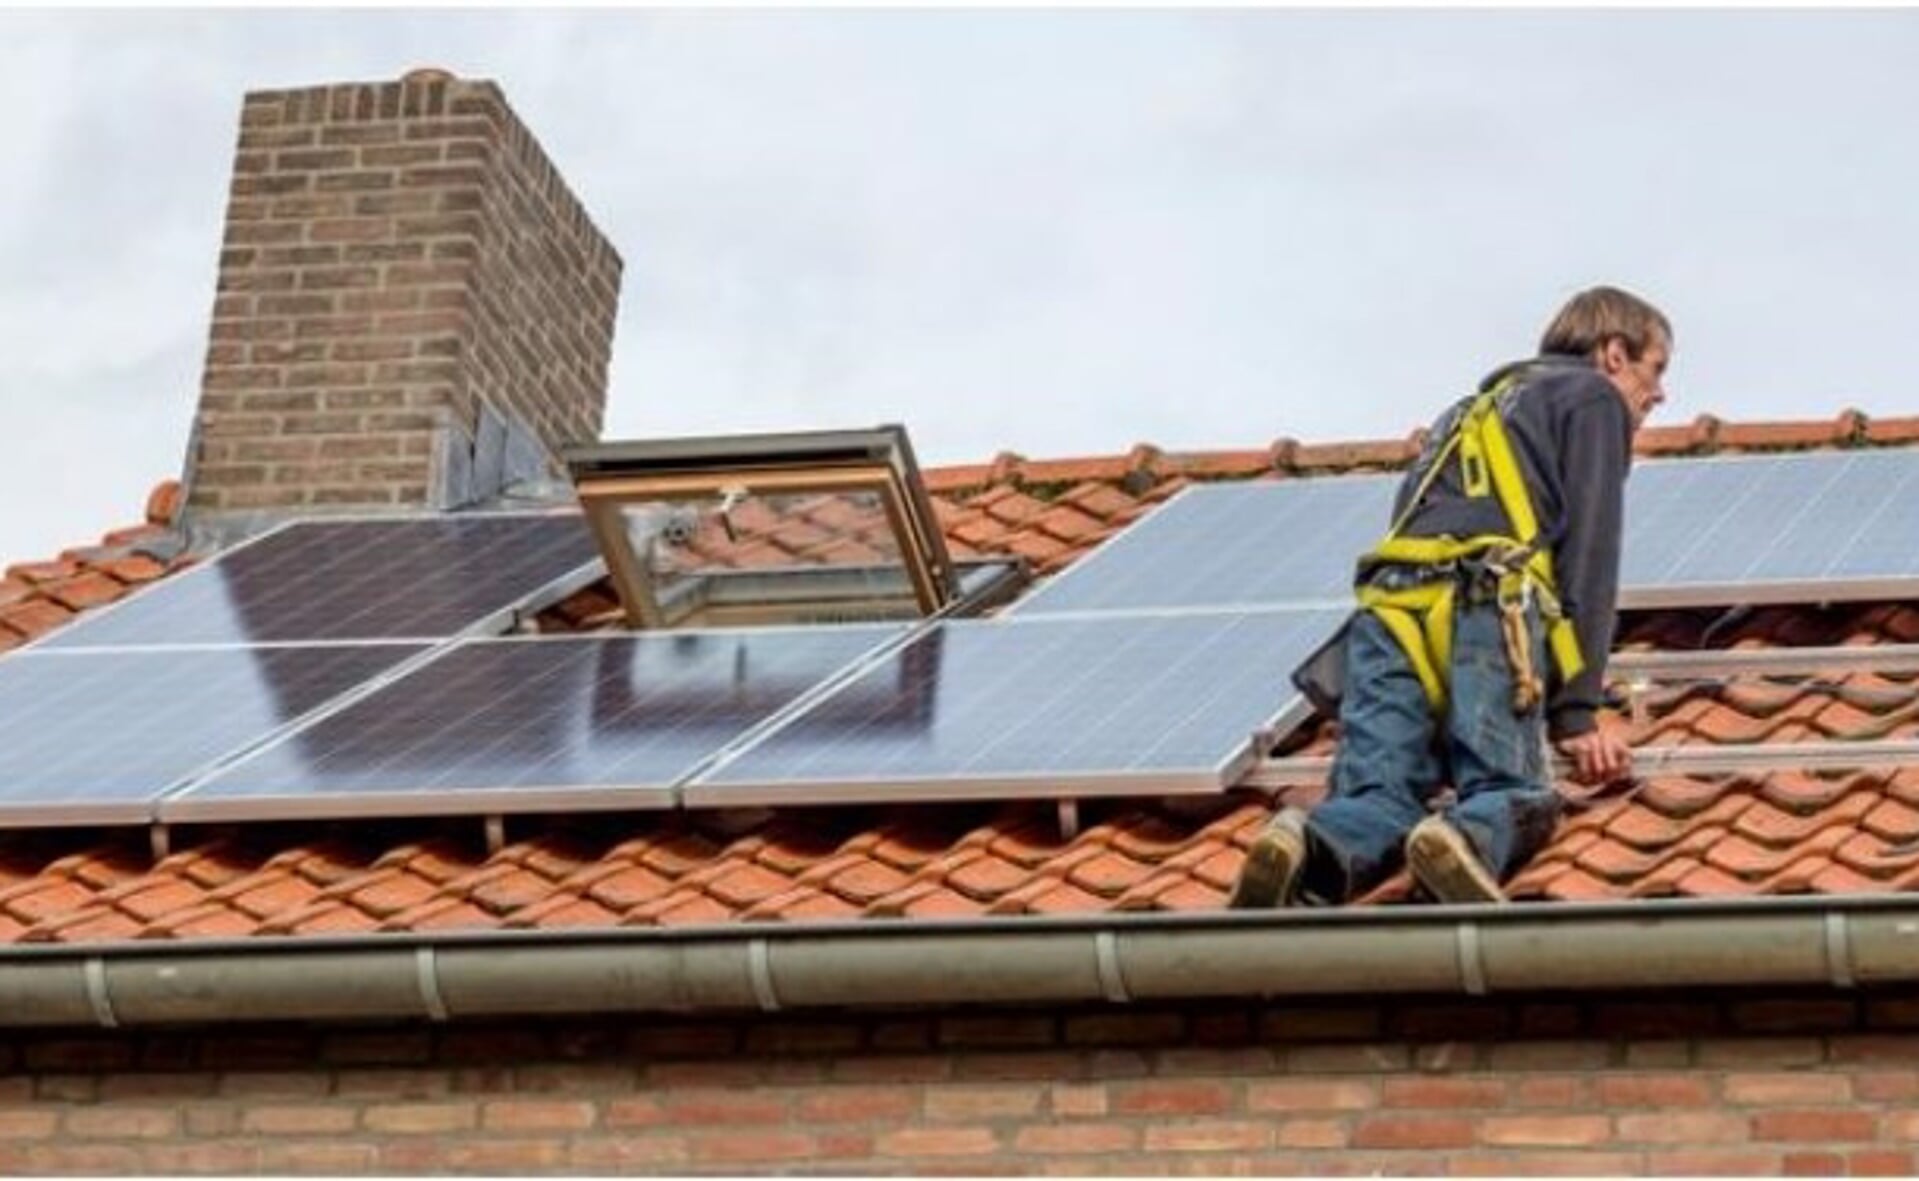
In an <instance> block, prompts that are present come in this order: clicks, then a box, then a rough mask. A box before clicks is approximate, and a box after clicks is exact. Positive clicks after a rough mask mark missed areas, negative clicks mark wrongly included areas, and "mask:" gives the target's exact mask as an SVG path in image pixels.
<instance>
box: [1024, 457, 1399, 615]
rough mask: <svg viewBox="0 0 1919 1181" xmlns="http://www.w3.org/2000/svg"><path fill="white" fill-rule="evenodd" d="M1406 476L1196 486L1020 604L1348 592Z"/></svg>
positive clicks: (1039, 607)
mask: <svg viewBox="0 0 1919 1181" xmlns="http://www.w3.org/2000/svg"><path fill="white" fill-rule="evenodd" d="M1398 486H1399V477H1398V476H1396V475H1395V476H1337V477H1329V478H1325V479H1311V480H1279V481H1266V482H1260V483H1244V484H1218V485H1209V486H1206V487H1199V488H1189V489H1187V490H1186V491H1184V492H1182V493H1180V494H1179V495H1178V496H1176V497H1174V498H1173V499H1172V500H1170V501H1168V502H1167V503H1166V504H1164V505H1162V506H1161V507H1159V508H1158V509H1156V510H1154V511H1153V512H1152V513H1151V514H1149V515H1148V516H1146V517H1145V518H1143V519H1142V520H1140V521H1139V522H1138V523H1137V524H1135V525H1132V526H1131V527H1129V528H1128V529H1126V530H1125V532H1123V533H1121V534H1120V535H1119V536H1117V537H1115V538H1113V539H1112V540H1111V541H1109V542H1106V543H1105V544H1104V545H1102V546H1100V548H1099V549H1098V551H1096V552H1095V553H1094V554H1093V555H1092V556H1090V557H1089V558H1087V559H1086V560H1085V561H1084V562H1081V563H1079V564H1077V565H1075V566H1074V567H1073V568H1071V569H1069V570H1067V571H1065V572H1064V573H1062V574H1060V575H1059V576H1058V577H1057V578H1055V579H1054V580H1053V581H1052V582H1050V583H1048V584H1046V585H1045V586H1042V587H1041V588H1040V589H1039V590H1037V591H1035V592H1034V593H1033V594H1032V595H1031V596H1030V597H1029V598H1028V599H1027V600H1026V601H1025V602H1023V603H1021V604H1019V606H1018V607H1016V608H1015V609H1014V610H1013V612H1011V613H1012V614H1015V615H1019V616H1036V615H1056V614H1063V613H1073V612H1081V611H1139V610H1155V609H1163V608H1178V607H1208V608H1212V607H1253V606H1260V605H1266V604H1294V605H1307V604H1322V605H1323V604H1330V603H1336V602H1342V601H1345V600H1347V599H1350V598H1351V596H1352V582H1353V560H1354V559H1355V558H1356V557H1358V556H1359V554H1360V552H1361V551H1363V550H1364V549H1366V548H1367V547H1368V546H1370V545H1372V544H1373V543H1374V542H1376V541H1378V540H1379V537H1380V534H1382V533H1384V532H1385V529H1386V522H1387V519H1388V516H1389V514H1390V512H1391V510H1392V502H1393V491H1394V489H1396V488H1397V487H1398Z"/></svg>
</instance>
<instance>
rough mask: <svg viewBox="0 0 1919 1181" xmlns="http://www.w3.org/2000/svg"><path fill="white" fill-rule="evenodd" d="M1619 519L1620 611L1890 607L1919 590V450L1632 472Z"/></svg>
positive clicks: (1649, 466) (1667, 465) (1671, 463)
mask: <svg viewBox="0 0 1919 1181" xmlns="http://www.w3.org/2000/svg"><path fill="white" fill-rule="evenodd" d="M1626 517H1627V543H1626V547H1625V553H1624V555H1623V557H1622V562H1621V565H1622V569H1621V572H1620V578H1621V582H1622V583H1623V584H1624V586H1625V587H1626V592H1625V593H1624V594H1622V595H1621V601H1622V602H1623V603H1624V604H1626V605H1628V606H1637V607H1673V606H1693V605H1712V604H1718V603H1755V604H1756V603H1779V602H1795V601H1799V602H1803V601H1806V600H1808V599H1819V600H1840V599H1873V598H1896V597H1900V596H1903V595H1909V594H1911V593H1912V590H1913V588H1914V585H1915V583H1919V451H1912V450H1900V451H1832V452H1812V453H1807V454H1799V455H1771V456H1751V457H1737V458H1725V459H1707V460H1691V461H1687V460H1668V461H1663V462H1657V463H1645V464H1640V465H1638V466H1637V467H1636V468H1635V470H1634V473H1633V477H1632V480H1631V481H1630V482H1629V483H1628V485H1627V501H1626Z"/></svg>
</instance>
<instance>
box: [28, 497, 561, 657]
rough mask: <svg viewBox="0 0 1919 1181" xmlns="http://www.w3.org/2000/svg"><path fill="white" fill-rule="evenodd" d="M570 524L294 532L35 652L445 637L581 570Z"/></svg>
mask: <svg viewBox="0 0 1919 1181" xmlns="http://www.w3.org/2000/svg"><path fill="white" fill-rule="evenodd" d="M597 555H598V551H597V550H596V549H595V548H594V545H593V539H592V536H591V534H589V533H588V531H587V529H586V526H585V524H584V523H583V522H582V520H581V518H580V517H579V516H578V514H574V513H545V514H485V515H474V516H459V515H448V516H441V517H433V518H404V519H394V520H316V521H300V522H297V523H295V524H292V525H289V526H287V527H285V528H282V529H279V530H277V531H275V532H273V533H271V534H268V535H266V536H263V537H261V538H259V539H258V540H256V541H253V542H251V543H249V544H245V545H242V546H238V547H236V548H234V549H233V550H231V551H229V552H227V553H224V554H221V555H220V556H218V557H216V558H214V559H212V560H210V561H208V562H207V563H206V564H205V565H203V566H200V567H198V568H195V569H192V570H188V571H185V572H183V573H180V574H177V575H174V576H173V577H171V578H168V579H165V580H164V581H161V582H159V583H157V584H155V585H153V586H151V587H149V588H147V589H145V590H142V591H140V592H138V593H137V594H135V595H134V596H133V597H131V598H130V599H128V600H127V601H126V602H124V603H121V604H118V605H115V606H112V607H108V608H105V609H104V610H102V611H100V612H98V613H97V614H90V615H88V616H86V617H84V618H82V619H80V620H79V621H78V622H76V623H75V624H74V625H73V626H71V627H68V628H64V629H62V630H61V631H60V632H57V633H55V634H54V635H53V636H52V637H50V638H49V639H48V640H47V641H46V642H45V643H44V644H43V645H41V646H42V647H47V648H61V649H78V648H107V647H132V646H143V645H159V644H270V643H297V642H311V641H369V640H395V639H428V638H445V637H450V636H455V635H459V634H460V633H461V632H462V631H464V630H465V629H467V628H470V627H472V626H474V625H475V624H477V623H479V622H481V621H483V620H485V619H487V618H488V617H489V616H491V615H494V614H496V613H498V612H500V611H503V610H506V609H508V608H510V607H513V606H515V605H516V604H517V603H519V602H520V601H521V600H522V599H524V598H525V597H527V596H529V595H532V594H534V593H535V592H537V591H539V590H541V589H542V588H544V587H546V586H548V585H550V584H553V583H554V582H555V581H556V580H560V579H562V578H564V577H565V576H567V575H569V574H572V573H574V572H576V571H579V570H581V569H582V568H584V567H586V566H588V565H589V564H590V563H592V562H594V561H595V560H596V558H597Z"/></svg>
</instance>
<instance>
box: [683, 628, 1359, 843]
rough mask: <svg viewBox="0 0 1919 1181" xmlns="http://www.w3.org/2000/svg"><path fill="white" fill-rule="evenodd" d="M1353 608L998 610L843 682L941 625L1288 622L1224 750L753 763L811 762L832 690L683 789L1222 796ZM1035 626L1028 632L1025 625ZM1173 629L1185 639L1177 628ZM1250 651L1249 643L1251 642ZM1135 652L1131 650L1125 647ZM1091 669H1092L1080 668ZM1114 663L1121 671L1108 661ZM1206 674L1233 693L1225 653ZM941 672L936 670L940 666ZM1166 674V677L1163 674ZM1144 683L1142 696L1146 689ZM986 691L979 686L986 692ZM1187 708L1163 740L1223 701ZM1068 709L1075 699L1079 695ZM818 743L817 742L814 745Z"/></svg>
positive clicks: (1273, 729)
mask: <svg viewBox="0 0 1919 1181" xmlns="http://www.w3.org/2000/svg"><path fill="white" fill-rule="evenodd" d="M1346 614H1347V611H1346V609H1344V608H1339V609H1332V610H1328V609H1319V608H1313V609H1306V610H1297V609H1291V608H1271V607H1268V608H1264V609H1259V610H1252V611H1207V612H1199V611H1174V612H1142V613H1130V614H1117V613H1115V614H1107V615H1103V616H1099V617H1091V616H1089V617H1044V618H1040V617H1035V618H1030V619H1016V618H1009V617H1005V616H1002V617H999V618H997V619H993V620H946V621H941V622H938V623H935V624H933V625H932V626H931V627H929V628H927V629H924V630H922V631H920V632H918V633H916V634H915V635H914V636H913V637H912V638H911V639H909V640H908V641H907V642H905V643H903V644H901V645H899V646H898V647H897V648H896V649H895V650H894V652H893V653H891V654H888V655H887V656H885V657H883V658H882V659H880V660H877V661H874V662H872V663H870V664H869V666H868V668H867V669H866V670H865V671H864V672H862V673H861V674H860V675H859V676H855V677H853V678H849V679H848V680H847V681H845V682H844V683H843V684H842V685H841V686H839V687H838V688H837V689H836V690H835V691H834V692H835V693H845V692H848V691H850V690H852V689H854V688H856V687H857V686H858V684H859V681H860V679H861V678H862V677H868V676H884V675H886V673H887V671H888V666H889V664H891V663H892V662H894V661H901V662H904V661H905V660H907V659H910V658H911V657H912V655H913V653H914V651H915V649H916V648H917V647H919V646H923V645H928V644H931V643H933V642H935V640H936V638H937V637H938V636H940V635H941V634H942V633H945V634H948V635H950V634H966V633H969V632H970V634H974V635H981V636H987V635H992V636H997V637H1001V638H1003V639H1005V640H1006V642H1007V643H1009V644H1018V643H1019V642H1021V641H1026V640H1031V639H1032V637H1033V636H1034V635H1037V634H1039V633H1041V632H1044V631H1047V630H1057V629H1060V628H1062V627H1064V628H1068V629H1073V628H1077V629H1079V630H1080V632H1081V635H1082V637H1084V636H1086V635H1087V634H1088V633H1090V632H1092V631H1095V630H1097V629H1108V630H1110V631H1111V632H1112V633H1114V634H1119V633H1122V632H1124V631H1126V630H1127V629H1134V630H1135V631H1136V630H1137V629H1138V628H1139V627H1140V626H1141V625H1142V624H1144V625H1146V626H1147V627H1148V628H1149V629H1150V628H1151V627H1152V626H1153V625H1171V626H1170V628H1163V629H1162V630H1164V631H1170V632H1172V633H1178V632H1179V631H1180V630H1181V629H1184V630H1185V631H1186V632H1188V633H1199V632H1201V631H1203V630H1204V629H1205V628H1206V627H1207V626H1209V625H1210V626H1213V627H1215V628H1223V629H1226V630H1223V631H1221V632H1220V634H1218V635H1216V636H1214V637H1213V638H1212V641H1211V642H1212V643H1214V644H1215V645H1218V644H1224V643H1225V642H1226V640H1227V638H1228V632H1229V631H1230V629H1231V628H1233V627H1235V626H1238V625H1240V624H1247V623H1249V622H1251V621H1262V622H1264V623H1267V624H1271V623H1274V622H1275V621H1283V624H1284V626H1285V627H1286V629H1287V631H1286V633H1285V641H1284V642H1282V643H1281V644H1277V645H1274V646H1275V647H1283V648H1284V649H1285V650H1284V651H1280V652H1274V651H1267V652H1265V653H1264V655H1265V656H1266V657H1268V658H1269V659H1268V662H1267V663H1265V664H1263V665H1261V666H1260V667H1259V668H1258V669H1256V670H1250V669H1249V670H1248V671H1247V672H1245V673H1244V674H1243V676H1242V679H1243V680H1249V681H1250V680H1253V679H1256V678H1257V679H1258V680H1260V682H1261V683H1263V684H1270V685H1272V686H1273V687H1274V692H1273V694H1272V697H1271V701H1270V703H1269V704H1265V705H1262V706H1259V707H1257V708H1255V709H1249V710H1246V711H1245V712H1244V714H1243V715H1242V717H1241V720H1240V721H1241V722H1243V726H1242V725H1241V724H1240V722H1232V723H1222V724H1221V725H1220V726H1219V727H1218V729H1220V730H1231V731H1232V732H1233V734H1234V736H1233V737H1230V738H1216V740H1215V736H1208V740H1213V741H1214V744H1213V746H1211V747H1209V748H1208V749H1212V750H1216V751H1217V752H1218V753H1217V754H1213V755H1210V756H1207V757H1203V758H1193V759H1190V760H1188V761H1185V762H1182V763H1179V764H1177V765H1173V764H1168V763H1162V764H1159V765H1156V766H1140V765H1137V763H1136V764H1135V765H1133V766H1130V767H1129V766H1116V765H1113V764H1112V763H1109V764H1108V765H1106V766H1094V765H1093V761H1092V760H1090V759H1089V760H1088V761H1086V762H1085V763H1082V764H1080V765H1078V766H1076V767H1075V766H1068V767H1063V768H1062V767H1050V768H1041V769H1031V770H1009V769H1007V768H1004V767H1000V768H995V769H992V770H990V771H988V770H981V771H977V772H975V773H953V772H952V771H950V770H947V769H944V768H941V769H936V770H933V771H928V770H927V769H926V768H927V767H928V766H929V765H931V764H930V763H929V762H928V761H926V760H925V759H913V760H909V759H907V758H906V757H904V756H900V757H895V758H894V759H893V764H894V765H893V767H892V768H889V769H886V770H882V771H878V772H874V773H870V774H866V775H854V774H848V773H845V772H844V771H843V770H840V769H837V768H835V769H832V770H828V771H825V772H822V773H819V774H802V773H799V772H796V771H793V770H789V771H788V773H787V774H785V775H783V776H776V775H771V774H766V773H764V772H762V771H759V770H756V769H755V768H756V767H757V766H760V765H764V764H770V763H781V762H784V763H785V765H787V766H788V767H789V768H793V767H798V766H802V765H803V763H804V760H802V759H799V758H797V757H796V756H795V755H794V754H793V752H792V750H791V749H790V748H791V747H793V746H794V742H793V740H792V738H791V736H792V735H794V734H796V733H799V732H801V731H803V730H804V729H805V728H807V727H808V726H810V725H814V724H815V723H816V722H817V720H818V719H819V717H820V716H821V714H822V713H823V712H825V711H828V710H831V709H832V707H833V694H828V695H826V696H825V697H824V698H823V699H822V700H821V701H819V702H816V703H814V704H813V705H812V706H810V707H808V708H807V709H806V710H803V711H799V712H797V713H796V714H795V716H793V717H790V718H788V719H785V720H783V721H782V722H781V723H780V724H779V725H777V726H774V727H770V728H769V729H768V732H766V733H765V734H763V735H761V736H760V737H759V738H757V739H755V740H754V741H753V742H751V743H750V744H745V745H743V747H742V748H740V749H737V750H735V751H732V752H728V754H727V755H725V756H724V757H723V758H721V759H720V760H718V761H717V762H716V764H715V765H714V766H713V767H711V768H709V769H707V770H704V771H702V772H701V773H700V774H698V775H697V776H695V777H694V778H693V779H692V780H691V781H690V782H689V783H688V784H687V785H686V786H685V788H684V789H683V793H682V794H683V797H684V799H685V801H686V805H687V806H688V807H742V806H777V805H792V804H807V805H824V804H862V803H876V802H887V803H898V802H921V801H959V800H986V799H1049V800H1065V799H1076V798H1082V797H1095V796H1099V797H1109V796H1129V795H1150V796H1167V795H1182V794H1208V795H1212V794H1218V793H1220V792H1222V791H1224V790H1226V789H1227V788H1228V787H1229V786H1230V785H1231V784H1232V783H1233V782H1235V781H1236V780H1238V779H1239V778H1240V777H1241V776H1242V775H1243V774H1244V773H1245V772H1246V771H1247V770H1249V769H1250V768H1251V767H1252V766H1253V765H1254V764H1255V763H1256V762H1257V761H1258V759H1259V757H1260V756H1261V755H1262V754H1263V753H1264V750H1265V749H1266V747H1267V746H1269V745H1270V743H1271V742H1272V741H1273V740H1274V739H1275V738H1276V737H1277V736H1278V735H1279V734H1281V733H1283V731H1284V729H1285V728H1289V727H1290V726H1292V725H1294V724H1296V723H1297V721H1298V720H1300V719H1302V718H1304V717H1305V716H1307V715H1309V714H1310V712H1311V711H1310V706H1307V705H1306V703H1305V702H1304V701H1303V700H1302V699H1301V698H1300V696H1299V694H1298V693H1297V692H1296V691H1295V690H1294V689H1293V687H1292V685H1291V684H1290V682H1289V680H1288V674H1289V673H1290V672H1291V669H1292V663H1291V662H1292V661H1293V660H1295V659H1297V658H1300V657H1303V656H1304V655H1305V654H1306V653H1307V652H1310V651H1311V649H1312V648H1313V647H1316V646H1317V645H1318V644H1319V643H1320V642H1323V640H1324V639H1325V638H1326V637H1328V636H1330V635H1331V634H1332V632H1333V630H1334V628H1336V627H1337V626H1338V624H1339V623H1340V622H1341V621H1342V620H1344V618H1345V617H1346ZM1021 632H1025V633H1026V634H1025V635H1024V636H1022V635H1020V633H1021ZM1173 638H1181V637H1179V636H1178V635H1177V634H1175V635H1174V637H1173ZM1242 650H1243V649H1242ZM1125 655H1127V656H1131V655H1132V654H1130V653H1128V654H1125ZM1203 656H1204V653H1203V652H1201V651H1195V652H1189V657H1188V658H1190V659H1192V660H1195V661H1199V660H1202V658H1203ZM958 659H960V660H978V661H979V662H981V663H986V662H985V661H984V659H983V658H978V657H970V656H969V657H960V658H958ZM1081 671H1082V675H1083V676H1084V675H1091V674H1090V673H1088V672H1087V671H1086V670H1085V669H1082V670H1081ZM1108 671H1111V670H1110V669H1109V670H1108ZM1193 671H1195V672H1196V673H1200V674H1201V675H1202V676H1203V679H1204V680H1205V681H1206V683H1207V684H1208V685H1209V686H1211V687H1212V689H1213V691H1214V692H1215V693H1216V694H1219V693H1223V692H1225V690H1224V689H1222V688H1221V685H1222V683H1223V682H1224V680H1225V678H1222V677H1220V676H1219V675H1218V673H1219V666H1218V665H1217V663H1213V664H1207V665H1206V666H1205V667H1204V668H1203V669H1201V668H1198V667H1196V668H1195V669H1194V670H1193ZM935 675H937V672H936V673H935ZM1007 676H1008V677H1010V678H1011V679H1013V680H1017V679H1019V674H1018V670H1012V671H1011V672H1009V673H1007ZM1031 683H1033V684H1036V685H1038V686H1039V687H1040V690H1041V691H1042V692H1043V693H1046V692H1052V693H1059V692H1066V691H1068V690H1067V689H1066V688H1064V687H1062V685H1061V683H1060V682H1059V681H1058V679H1056V678H1054V679H1042V680H1038V681H1034V682H1031ZM1162 684H1163V682H1162ZM1143 692H1144V691H1143V690H1139V691H1136V695H1138V694H1140V693H1143ZM975 696H976V697H977V696H978V694H977V693H976V694H975ZM1080 704H1082V705H1084V706H1085V708H1089V709H1099V710H1102V711H1105V710H1108V709H1110V708H1112V707H1113V705H1114V697H1113V696H1111V695H1107V696H1101V697H1095V696H1093V695H1087V696H1086V697H1085V698H1084V699H1083V701H1082V702H1081V703H1080ZM1186 704H1187V706H1188V709H1189V712H1188V715H1187V718H1186V719H1185V720H1183V721H1182V722H1179V723H1174V724H1172V725H1170V726H1168V727H1165V728H1164V729H1163V731H1162V733H1161V736H1160V737H1159V738H1158V739H1157V740H1156V742H1155V745H1156V746H1157V745H1163V744H1164V743H1166V742H1167V741H1168V740H1169V738H1170V736H1171V735H1172V734H1173V733H1175V732H1176V731H1178V730H1179V729H1180V728H1181V727H1182V726H1185V725H1187V724H1188V723H1189V722H1190V721H1191V719H1192V718H1194V717H1195V716H1197V714H1198V713H1199V712H1201V711H1202V710H1205V709H1207V708H1210V707H1211V706H1212V705H1213V704H1214V701H1212V700H1202V701H1201V703H1200V704H1199V705H1198V706H1194V705H1192V703H1191V702H1190V701H1188V702H1187V703H1186ZM1049 708H1050V707H1047V708H1037V709H1035V710H1034V712H1032V713H1031V714H1029V715H1026V716H1025V717H1024V718H1022V720H1020V721H1018V722H1016V723H1014V724H1013V725H1014V728H1015V729H1017V728H1024V727H1032V726H1045V725H1047V724H1049V722H1050V721H1051V720H1052V719H1053V718H1056V717H1057V714H1056V713H1049V712H1048V709H1049ZM1069 708H1070V703H1069ZM1093 740H1094V736H1092V735H1091V734H1090V731H1089V732H1082V733H1080V734H1079V735H1077V736H1076V737H1074V738H1073V739H1072V741H1074V742H1078V743H1081V744H1084V743H1087V742H1089V741H1093ZM815 749H816V750H817V749H819V748H815Z"/></svg>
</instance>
